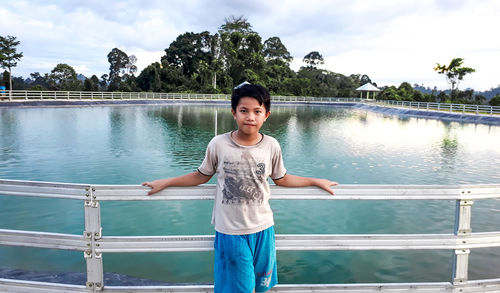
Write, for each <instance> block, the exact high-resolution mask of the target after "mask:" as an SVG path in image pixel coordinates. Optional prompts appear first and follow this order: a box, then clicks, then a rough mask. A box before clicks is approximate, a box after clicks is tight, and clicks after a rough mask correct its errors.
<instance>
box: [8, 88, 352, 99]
mask: <svg viewBox="0 0 500 293" xmlns="http://www.w3.org/2000/svg"><path fill="white" fill-rule="evenodd" d="M1 98H3V99H4V100H7V99H8V100H9V101H30V100H39V101H41V100H150V99H151V100H181V99H182V100H230V99H231V95H224V94H194V93H193V94H191V93H153V92H77V91H27V90H13V91H6V93H4V94H3V96H1ZM272 98H273V100H274V101H284V102H360V101H361V99H359V98H338V97H304V96H273V97H272Z"/></svg>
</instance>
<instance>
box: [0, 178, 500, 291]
mask: <svg viewBox="0 0 500 293" xmlns="http://www.w3.org/2000/svg"><path fill="white" fill-rule="evenodd" d="M148 190H149V189H148V188H145V187H142V186H136V185H89V184H65V183H47V182H33V181H17V180H0V194H1V195H7V196H9V195H10V196H34V197H47V198H65V199H73V200H80V201H82V202H83V209H84V214H85V227H82V230H83V231H82V234H81V235H73V234H60V233H46V232H38V231H20V230H7V229H0V245H8V246H28V247H37V248H49V249H63V250H74V251H81V252H83V255H84V258H85V260H86V265H87V282H86V285H85V286H84V285H66V284H57V283H45V282H33V281H21V280H15V279H0V291H7V292H96V291H103V292H212V291H213V286H212V285H185V286H182V285H177V286H133V287H130V286H127V287H125V286H106V285H105V284H104V279H103V259H102V255H103V254H104V253H117V252H125V253H128V252H180V251H210V250H213V240H214V237H213V236H211V235H199V236H182V235H181V236H141V237H137V236H135V237H134V236H112V235H103V233H102V228H101V216H100V215H101V211H100V203H101V202H103V201H123V200H127V201H131V200H213V194H214V192H215V186H214V185H201V186H196V187H183V188H181V187H173V188H169V189H167V190H163V191H161V192H160V193H158V194H157V195H154V196H147V195H146V194H147V191H148ZM271 190H272V199H286V200H298V199H300V200H304V199H307V200H454V201H456V212H455V228H454V233H452V234H451V233H450V234H359V235H344V234H342V235H333V234H324V235H317V234H316V235H304V234H300V235H276V248H277V249H278V250H295V251H298V250H417V249H419V250H438V249H448V250H452V251H453V252H454V253H453V269H452V270H453V271H452V279H451V280H448V281H443V282H436V283H384V284H303V285H300V284H299V285H277V286H276V287H275V288H273V289H272V290H271V291H272V292H332V291H338V292H379V291H384V292H405V291H409V290H412V291H419V290H422V291H426V292H434V291H450V292H498V290H500V278H498V279H488V280H474V281H471V280H468V262H469V253H470V250H471V249H476V248H483V247H500V231H496V232H485V233H472V230H471V212H472V205H473V203H474V200H480V199H488V198H500V184H482V185H341V186H338V187H336V189H335V191H336V195H335V196H331V195H329V194H326V192H325V191H322V190H320V189H318V188H312V187H305V188H282V187H278V186H272V187H271ZM499 261H500V260H499ZM499 277H500V276H499Z"/></svg>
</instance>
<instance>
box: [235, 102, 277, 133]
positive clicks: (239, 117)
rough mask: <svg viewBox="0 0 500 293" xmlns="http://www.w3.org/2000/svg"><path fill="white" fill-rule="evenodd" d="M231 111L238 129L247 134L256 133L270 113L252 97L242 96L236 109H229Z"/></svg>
mask: <svg viewBox="0 0 500 293" xmlns="http://www.w3.org/2000/svg"><path fill="white" fill-rule="evenodd" d="M231 112H232V113H233V116H234V119H235V120H236V123H237V124H238V130H239V131H241V132H243V134H245V135H248V136H251V135H255V134H258V133H259V130H260V128H261V127H262V124H264V121H266V119H267V117H269V115H270V114H271V112H266V107H264V104H262V105H259V102H258V101H257V99H255V98H252V97H242V98H241V99H240V102H239V103H238V106H236V111H235V110H233V109H231Z"/></svg>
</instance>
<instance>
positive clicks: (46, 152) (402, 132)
mask: <svg viewBox="0 0 500 293" xmlns="http://www.w3.org/2000/svg"><path fill="white" fill-rule="evenodd" d="M216 110H217V125H218V133H223V132H227V131H230V130H232V129H234V127H235V123H234V120H233V118H232V116H231V114H230V111H229V106H226V105H224V106H213V105H194V104H189V105H167V106H142V107H141V106H139V107H137V106H136V107H83V108H32V109H0V139H1V140H0V178H3V179H21V180H38V181H56V182H72V183H93V184H140V183H141V182H143V181H146V180H151V179H155V178H161V177H169V176H176V175H181V174H184V173H186V172H191V171H193V170H195V169H196V168H197V167H198V166H199V164H200V163H201V161H202V160H203V156H204V152H205V147H206V145H207V143H208V142H209V141H210V139H211V138H212V137H213V135H214V126H215V111H216ZM262 131H263V132H264V133H266V134H269V135H272V136H274V137H275V138H276V139H277V140H278V141H279V142H280V144H281V146H282V149H283V156H284V160H285V165H286V167H287V170H288V172H289V173H292V174H296V175H302V176H317V177H327V178H330V179H332V180H335V181H338V182H340V183H343V184H471V183H500V127H498V126H488V125H479V124H461V123H457V122H443V121H439V120H430V119H418V118H401V117H397V116H384V115H382V114H377V113H372V112H364V111H361V110H353V109H349V108H342V107H331V106H328V107H327V106H310V107H308V106H273V109H272V114H271V116H270V118H269V119H268V121H267V122H266V124H265V125H264V127H263V129H262ZM213 182H214V179H212V182H211V183H213ZM272 207H273V210H274V212H275V221H276V231H277V233H279V234H300V233H308V234H309V233H310V234H314V233H318V234H319V233H338V234H358V233H369V234H376V233H452V231H453V225H454V209H455V203H454V202H451V201H328V202H322V201H278V200H276V201H273V202H272ZM211 212H212V203H211V202H209V201H187V202H181V201H168V202H166V201H157V202H141V201H134V202H104V203H102V209H101V217H102V227H103V234H104V235H179V234H192V235H194V234H212V233H213V228H212V227H211V225H210V215H211ZM472 225H473V227H472V228H473V231H476V232H478V231H499V230H500V201H498V200H481V201H476V202H475V203H474V206H473V220H472ZM83 226H84V221H83V203H81V202H78V201H72V200H63V199H43V198H27V197H14V196H2V195H0V229H18V230H38V231H48V232H59V233H72V234H78V235H80V234H81V233H82V231H83ZM212 258H213V254H212V253H204V252H196V253H133V254H105V255H104V259H103V260H104V266H105V270H106V271H108V272H116V273H120V274H126V275H131V276H135V277H142V278H149V279H154V280H160V281H166V282H212V281H213V278H212V274H213V269H212V266H213V261H212ZM451 259H452V252H451V251H334V252H324V251H320V252H316V251H311V252H291V251H279V252H278V262H279V268H278V270H279V278H280V282H281V283H343V282H413V281H418V282H423V281H448V280H449V279H450V275H451V266H452V264H451ZM499 260H500V249H497V248H495V249H480V250H473V252H472V254H471V263H470V277H471V278H472V279H483V278H493V277H496V278H498V277H500V266H498V265H497V264H498V261H499ZM0 267H3V268H13V269H14V268H15V269H25V270H32V271H53V272H83V271H85V262H84V260H83V257H82V255H81V253H79V252H67V251H55V250H42V249H33V248H17V247H6V246H3V247H1V246H0Z"/></svg>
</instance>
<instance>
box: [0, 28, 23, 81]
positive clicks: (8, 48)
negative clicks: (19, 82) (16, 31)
mask: <svg viewBox="0 0 500 293" xmlns="http://www.w3.org/2000/svg"><path fill="white" fill-rule="evenodd" d="M20 43H21V42H20V41H16V37H14V36H9V35H7V36H6V37H2V36H0V67H2V68H3V69H7V70H9V90H11V89H12V67H16V66H17V61H19V60H20V59H21V58H22V57H23V53H22V52H20V53H18V52H17V49H16V47H17V46H18V45H19V44H20Z"/></svg>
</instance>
